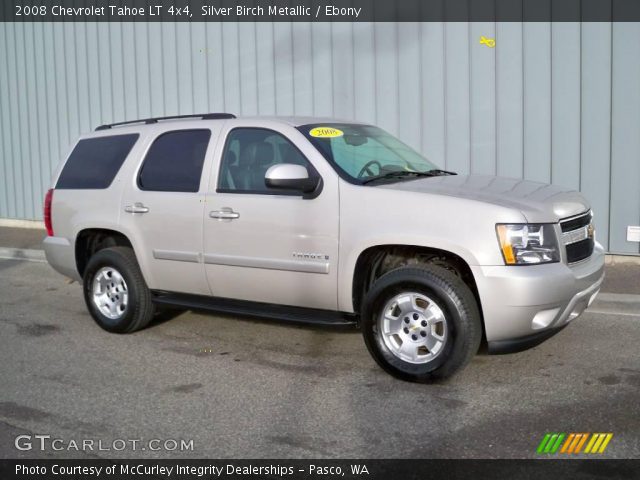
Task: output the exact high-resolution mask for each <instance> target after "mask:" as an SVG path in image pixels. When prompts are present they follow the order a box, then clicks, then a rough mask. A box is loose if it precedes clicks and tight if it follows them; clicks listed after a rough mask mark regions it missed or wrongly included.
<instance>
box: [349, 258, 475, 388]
mask: <svg viewBox="0 0 640 480" xmlns="http://www.w3.org/2000/svg"><path fill="white" fill-rule="evenodd" d="M361 322H362V329H363V335H364V340H365V343H366V345H367V348H368V349H369V352H370V353H371V355H372V356H373V358H374V359H375V360H376V362H377V363H378V364H379V365H380V366H381V367H382V368H383V369H384V370H386V371H387V372H389V373H390V374H392V375H393V376H395V377H397V378H400V379H402V380H408V381H414V382H430V381H435V380H441V379H445V378H448V377H450V376H451V375H453V374H454V373H455V372H456V371H457V370H459V369H461V368H462V367H464V366H465V365H466V364H467V363H468V362H469V361H470V360H471V358H473V356H474V355H475V354H476V353H477V351H478V348H479V346H480V341H481V339H482V325H481V320H480V312H479V309H478V305H477V302H476V300H475V297H474V295H473V293H472V292H471V290H470V289H469V287H468V286H467V285H465V284H464V282H462V280H461V279H460V278H459V277H457V276H456V275H455V274H454V273H452V272H450V271H448V270H446V269H444V268H442V267H438V266H431V265H426V266H424V267H419V268H416V267H402V268H398V269H396V270H392V271H390V272H388V273H386V274H384V275H383V276H382V277H380V278H379V279H378V280H377V281H376V282H375V283H374V284H373V286H372V287H371V289H370V290H369V292H368V293H367V295H366V297H365V300H364V305H363V310H362V317H361Z"/></svg>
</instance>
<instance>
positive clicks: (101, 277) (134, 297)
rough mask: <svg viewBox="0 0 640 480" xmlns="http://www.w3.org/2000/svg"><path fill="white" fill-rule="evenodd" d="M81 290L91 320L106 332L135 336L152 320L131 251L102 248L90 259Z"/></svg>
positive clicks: (147, 294)
mask: <svg viewBox="0 0 640 480" xmlns="http://www.w3.org/2000/svg"><path fill="white" fill-rule="evenodd" d="M83 290H84V300H85V303H86V304H87V308H88V309H89V312H90V313H91V316H92V317H93V319H94V320H95V321H96V323H97V324H98V325H100V327H102V328H103V329H105V330H107V331H109V332H115V333H129V332H135V331H136V330H140V329H141V328H144V327H145V326H147V324H148V323H149V322H150V321H151V319H152V318H153V314H154V305H153V302H152V298H151V292H150V291H149V288H148V287H147V284H146V282H145V281H144V277H143V276H142V272H141V271H140V267H139V266H138V262H137V260H136V257H135V254H134V253H133V250H132V249H131V248H128V247H112V248H105V249H103V250H99V251H98V252H97V253H96V254H95V255H93V256H92V257H91V258H90V259H89V263H88V264H87V268H86V269H85V272H84V281H83Z"/></svg>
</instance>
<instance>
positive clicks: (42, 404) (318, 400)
mask: <svg viewBox="0 0 640 480" xmlns="http://www.w3.org/2000/svg"><path fill="white" fill-rule="evenodd" d="M638 305H639V304H637V303H634V301H633V299H631V300H629V298H622V299H621V301H620V302H618V301H617V300H616V299H615V298H614V299H613V300H611V299H609V301H597V302H596V303H595V304H594V305H593V306H592V311H587V313H585V314H584V315H583V316H582V317H580V318H579V319H577V320H576V321H575V322H574V323H573V324H572V325H570V326H569V327H568V328H566V329H565V330H564V331H563V332H561V333H559V334H558V335H556V336H555V337H553V338H552V339H550V340H549V341H547V342H546V343H544V344H542V345H540V346H539V347H536V348H535V349H532V350H529V351H526V352H523V353H519V354H514V355H506V356H477V357H476V358H475V359H474V360H473V362H472V363H471V364H470V365H469V366H468V367H467V368H466V369H465V370H464V371H462V372H461V373H460V374H459V375H457V376H456V377H455V378H454V379H452V380H450V381H449V382H447V383H444V384H438V385H416V384H410V383H405V382H401V381H398V380H395V379H394V378H392V377H390V376H389V375H387V374H386V373H384V372H383V371H382V370H380V369H379V368H378V367H377V365H376V364H375V363H374V361H373V360H372V359H371V358H370V356H369V354H368V352H367V351H366V348H365V346H364V343H363V341H362V338H361V335H360V333H359V331H358V330H356V329H351V328H318V327H310V326H299V325H291V324H286V323H279V322H273V321H261V320H252V319H248V318H244V317H233V316H220V315H215V314H210V313H204V312H191V311H189V312H181V311H168V312H163V313H162V314H161V315H159V318H158V320H157V321H156V322H155V323H153V324H152V325H151V326H150V327H149V328H147V329H145V330H143V331H140V332H137V333H134V334H131V335H113V334H109V333H106V332H104V331H102V330H100V329H99V328H98V327H97V326H96V325H95V323H94V322H93V320H92V319H91V318H90V316H89V314H88V313H87V311H86V309H85V306H84V302H83V300H82V294H81V289H80V287H79V286H78V284H68V283H67V282H66V280H65V279H64V278H63V277H61V276H60V275H58V274H57V273H55V272H54V271H53V270H52V269H51V268H50V267H49V266H48V265H47V264H46V263H38V262H28V261H16V260H0V386H1V387H0V457H2V458H26V457H48V458H51V457H53V458H64V457H74V458H78V457H81V458H82V457H85V458H89V457H95V456H99V457H107V458H161V457H185V458H207V457H208V458H262V457H271V458H327V457H328V458H331V457H341V458H345V457H347V458H396V457H404V458H409V457H421V458H430V457H447V458H449V457H451V458H459V457H477V458H496V457H498V458H499V457H510V458H523V457H536V447H537V446H538V444H539V443H540V440H541V439H542V437H543V436H544V434H545V433H546V432H612V433H613V434H614V436H613V439H612V440H611V443H610V444H609V446H608V448H607V450H606V452H605V453H604V454H603V456H606V457H608V458H640V440H639V435H638V434H639V433H640V401H639V399H640V348H639V344H640V308H638ZM594 312H597V313H594ZM21 434H28V435H34V434H45V435H51V436H52V437H53V438H55V437H57V438H62V439H65V441H67V442H68V441H69V440H75V441H77V442H81V441H82V440H83V439H94V440H96V441H97V440H101V441H103V442H104V445H106V446H111V445H112V442H113V440H114V439H147V440H148V439H187V440H193V450H192V451H182V452H180V451H149V450H148V449H147V450H135V451H134V450H132V449H130V448H127V449H125V450H122V451H116V450H113V449H111V450H104V451H95V450H94V451H85V452H77V451H74V450H67V449H65V450H62V451H52V450H51V449H47V450H45V451H38V450H28V451H20V450H17V449H16V448H15V446H14V439H15V437H16V436H17V435H21Z"/></svg>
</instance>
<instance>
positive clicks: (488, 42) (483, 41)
mask: <svg viewBox="0 0 640 480" xmlns="http://www.w3.org/2000/svg"><path fill="white" fill-rule="evenodd" d="M480 44H481V45H486V46H487V47H489V48H493V47H495V46H496V41H495V40H494V39H493V38H487V37H485V36H484V35H483V36H481V37H480Z"/></svg>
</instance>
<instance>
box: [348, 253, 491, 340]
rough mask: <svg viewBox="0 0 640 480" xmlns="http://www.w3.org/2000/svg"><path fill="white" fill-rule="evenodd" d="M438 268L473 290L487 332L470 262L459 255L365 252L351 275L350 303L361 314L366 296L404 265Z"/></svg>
mask: <svg viewBox="0 0 640 480" xmlns="http://www.w3.org/2000/svg"><path fill="white" fill-rule="evenodd" d="M428 264H431V265H438V266H441V267H443V268H446V269H447V270H450V271H451V272H453V273H454V274H455V275H456V276H458V277H459V278H460V279H461V280H462V281H463V282H464V283H465V284H466V285H467V286H468V287H469V289H470V290H471V292H472V293H473V295H474V297H475V299H476V302H477V304H478V310H479V311H480V317H481V320H482V326H483V331H484V317H483V314H482V302H481V300H480V295H479V293H478V287H477V284H476V280H475V277H474V275H473V272H472V270H471V267H470V265H469V262H468V261H467V260H465V259H464V258H463V257H462V256H460V255H458V254H457V253H454V252H451V251H449V250H444V249H440V248H433V247H427V246H421V245H403V244H380V245H373V246H369V247H367V248H365V249H363V250H362V251H361V252H360V253H359V254H358V257H357V259H356V261H355V263H354V267H353V275H352V276H351V281H352V283H351V289H350V290H351V301H352V305H353V311H354V312H360V310H361V307H362V301H363V299H364V296H365V295H366V293H367V292H368V291H369V289H370V288H371V286H372V285H373V283H374V282H375V281H376V280H377V279H378V278H380V277H381V276H382V275H383V274H385V273H387V272H389V271H391V270H394V269H396V268H399V267H402V266H418V267H419V266H420V265H428Z"/></svg>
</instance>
